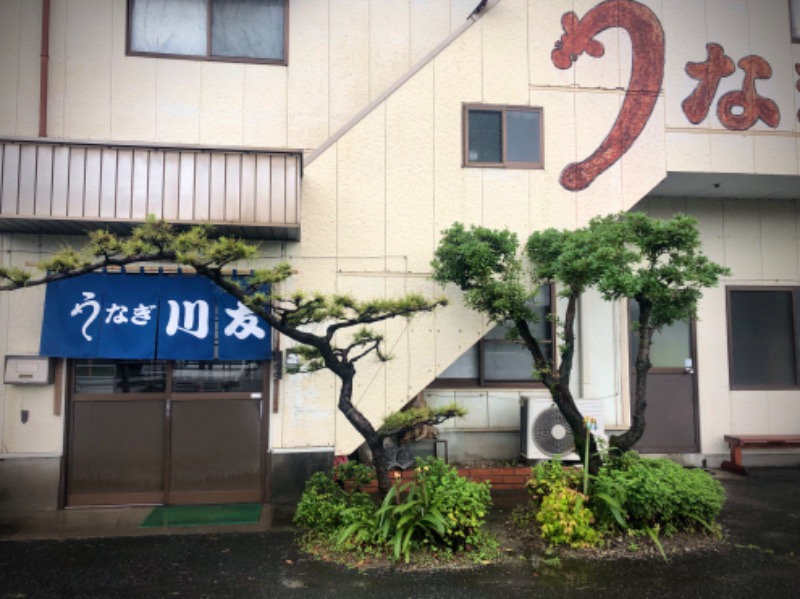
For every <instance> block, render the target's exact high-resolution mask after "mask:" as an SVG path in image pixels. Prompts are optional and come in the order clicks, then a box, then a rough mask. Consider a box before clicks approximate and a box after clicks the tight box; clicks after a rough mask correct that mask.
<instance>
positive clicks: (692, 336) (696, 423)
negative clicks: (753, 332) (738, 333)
mask: <svg viewBox="0 0 800 599" xmlns="http://www.w3.org/2000/svg"><path fill="white" fill-rule="evenodd" d="M630 303H631V300H629V301H628V310H627V319H628V374H627V376H628V381H629V392H628V396H629V397H628V402H629V405H630V409H631V414H632V413H633V402H634V395H635V393H634V392H635V387H634V383H635V379H634V376H635V371H634V361H635V358H636V356H634V355H633V352H632V351H631V350H632V348H633V335H634V329H633V327H632V326H631V325H632V320H631V308H630ZM689 351H690V353H691V358H692V373H691V375H687V374H686V372H685V370H684V369H683V368H664V367H660V368H659V367H651V368H650V371H649V372H648V377H650V376H651V375H660V374H674V375H678V374H680V375H682V376H691V377H692V385H691V389H692V408H693V415H694V417H693V418H692V420H693V422H692V427H693V429H694V439H695V444H694V447H693V448H692V449H691V450H690V451H689V452H690V453H697V452H699V451H700V448H701V447H702V442H701V441H702V440H701V438H700V430H701V429H700V387H699V385H698V372H699V363H698V359H697V321H696V319H694V318H693V319H691V320H689ZM648 387H649V385H648ZM648 403H650V402H649V401H648ZM645 415H646V412H645ZM647 426H652V422H649V423H648V425H647ZM645 430H647V429H645ZM634 449H637V448H636V447H634ZM642 451H645V452H647V453H676V452H680V453H686V452H687V450H686V449H685V448H681V447H676V448H674V449H672V450H671V449H670V448H669V447H667V448H664V449H658V450H654V451H650V450H648V449H646V448H645V449H643V450H642Z"/></svg>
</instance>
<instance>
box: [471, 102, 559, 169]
mask: <svg viewBox="0 0 800 599" xmlns="http://www.w3.org/2000/svg"><path fill="white" fill-rule="evenodd" d="M542 137H543V136H542V109H541V108H531V107H529V106H494V105H481V104H473V105H465V106H464V166H481V167H492V166H494V167H505V168H542V167H543V162H544V161H543V159H542V154H543V152H542Z"/></svg>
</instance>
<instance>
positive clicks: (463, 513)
mask: <svg viewBox="0 0 800 599" xmlns="http://www.w3.org/2000/svg"><path fill="white" fill-rule="evenodd" d="M490 506H491V496H490V494H489V485H488V484H487V483H475V482H472V481H470V480H467V479H466V478H464V477H462V476H459V475H458V473H457V472H456V470H455V468H452V467H451V466H448V465H446V464H445V463H444V462H442V461H441V460H438V459H433V458H427V459H423V460H417V467H416V469H415V471H414V480H413V481H411V482H409V483H405V484H403V485H400V486H394V487H392V489H391V490H390V492H389V493H388V494H387V496H386V497H385V498H384V500H383V502H382V504H381V506H380V507H379V508H378V509H377V510H375V511H374V512H373V513H372V514H370V515H369V516H365V515H364V514H363V513H361V512H359V513H358V514H356V516H357V517H354V518H353V520H352V522H351V523H350V524H348V525H344V526H341V527H340V528H339V529H338V534H337V535H336V540H337V545H338V546H339V547H340V548H341V547H349V548H352V549H355V550H361V551H364V550H369V549H373V550H379V549H386V550H388V551H389V552H390V554H391V555H394V557H395V558H396V559H399V558H400V557H404V558H405V560H406V561H408V560H409V559H410V555H411V553H412V552H413V551H416V550H419V549H427V550H430V551H434V552H442V551H443V552H445V553H448V554H452V553H455V552H459V551H477V552H478V553H482V554H485V553H486V551H487V548H489V549H490V548H491V546H492V542H491V540H490V539H488V538H487V537H486V536H485V535H483V534H482V533H481V530H480V529H481V528H482V526H483V525H484V523H485V517H486V514H487V512H488V510H489V507H490Z"/></svg>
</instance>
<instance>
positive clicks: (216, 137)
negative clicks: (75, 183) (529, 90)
mask: <svg viewBox="0 0 800 599" xmlns="http://www.w3.org/2000/svg"><path fill="white" fill-rule="evenodd" d="M51 4H52V8H51V35H50V78H49V102H48V121H49V122H48V136H49V137H64V138H69V139H87V140H97V139H108V140H114V141H148V142H159V143H186V144H203V145H213V146H219V145H225V146H256V147H273V148H285V147H290V148H301V149H302V148H313V147H316V146H318V145H319V144H320V143H322V142H323V141H324V140H325V139H326V138H327V137H328V136H329V135H330V134H331V133H332V132H333V131H335V130H336V129H337V128H339V127H340V126H341V125H342V124H344V123H345V122H346V121H347V120H348V119H350V118H352V116H353V115H354V114H355V113H357V112H358V110H360V109H361V108H363V106H365V105H366V104H367V103H369V101H370V100H371V99H373V98H374V97H375V96H377V95H378V94H380V93H381V92H382V91H383V90H384V89H386V87H388V85H389V84H390V83H391V82H393V81H394V80H396V79H397V78H399V77H400V76H401V75H402V74H403V73H404V72H406V71H407V70H408V69H409V67H410V66H411V64H413V63H414V62H416V61H417V60H419V59H420V58H422V57H423V56H424V55H425V54H427V53H428V52H429V51H430V50H431V49H432V48H433V47H435V46H436V45H437V44H438V43H439V42H441V41H442V40H443V39H444V38H446V37H447V35H448V34H449V33H450V31H452V30H454V29H456V28H458V27H459V26H460V25H461V24H462V23H463V22H464V20H465V19H466V17H467V15H468V14H469V12H470V11H471V10H472V8H474V5H475V4H477V0H449V1H448V0H437V1H436V2H429V1H426V0H290V2H289V5H290V6H289V24H290V30H289V44H290V45H289V52H288V59H289V60H288V66H286V67H284V66H276V65H264V64H243V63H241V64H236V63H230V62H228V63H217V62H204V61H194V60H175V59H166V58H147V57H134V56H126V55H125V35H126V1H125V0H112V1H109V0H52V3H51ZM41 12H42V7H41V2H40V1H36V0H3V2H2V3H0V67H2V68H0V79H1V84H0V135H17V136H33V135H36V134H37V132H38V97H39V53H40V48H39V43H40V39H41Z"/></svg>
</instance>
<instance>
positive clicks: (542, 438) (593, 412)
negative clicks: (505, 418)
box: [519, 397, 605, 460]
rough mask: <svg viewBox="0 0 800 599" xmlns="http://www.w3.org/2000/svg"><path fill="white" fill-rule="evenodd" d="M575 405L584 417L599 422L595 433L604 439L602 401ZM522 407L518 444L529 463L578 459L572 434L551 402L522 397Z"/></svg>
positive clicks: (579, 402) (585, 401)
mask: <svg viewBox="0 0 800 599" xmlns="http://www.w3.org/2000/svg"><path fill="white" fill-rule="evenodd" d="M575 403H576V404H577V405H578V409H579V410H580V412H581V414H583V415H584V416H591V417H593V418H594V419H595V420H597V428H596V429H595V430H594V431H593V433H594V434H595V435H603V436H605V429H604V427H603V402H602V401H599V400H591V399H587V400H582V401H577V402H575ZM519 404H520V423H519V424H520V426H519V428H520V431H519V432H520V438H519V445H520V453H521V454H522V455H523V457H525V458H527V459H529V460H541V459H548V458H552V457H556V456H558V457H559V458H561V459H562V460H577V459H579V458H578V456H577V454H576V453H575V441H574V439H573V438H572V431H571V430H570V428H569V425H568V424H567V421H566V419H565V418H564V417H563V416H562V415H561V412H559V410H558V407H557V406H556V404H555V403H553V401H552V400H549V399H531V398H528V397H523V398H522V399H521V400H520V402H519Z"/></svg>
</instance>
